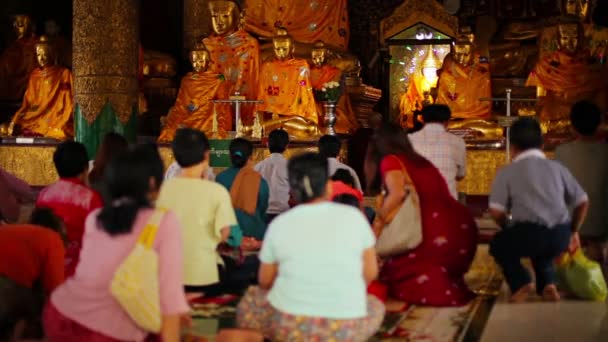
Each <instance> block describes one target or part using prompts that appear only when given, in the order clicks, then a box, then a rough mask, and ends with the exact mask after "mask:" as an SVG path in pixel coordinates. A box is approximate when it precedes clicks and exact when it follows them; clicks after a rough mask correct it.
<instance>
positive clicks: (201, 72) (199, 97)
mask: <svg viewBox="0 0 608 342" xmlns="http://www.w3.org/2000/svg"><path fill="white" fill-rule="evenodd" d="M190 62H191V63H192V72H189V73H188V74H186V76H184V78H182V83H181V85H180V87H179V92H178V94H177V99H176V100H175V104H174V105H173V107H171V109H170V110H169V114H168V115H167V118H166V119H165V120H164V125H163V129H162V131H161V133H160V136H159V138H158V141H159V142H170V141H172V140H173V137H174V136H175V131H177V129H178V128H183V127H188V128H194V129H197V130H200V131H203V132H205V133H206V134H207V135H209V136H217V137H220V138H223V137H225V136H226V131H229V130H230V129H231V127H230V126H229V123H231V120H230V117H231V114H230V112H219V111H218V112H215V111H214V108H213V107H214V105H213V103H212V102H211V100H213V99H215V98H217V97H221V96H224V97H225V96H226V94H222V93H221V92H222V91H225V90H226V88H225V87H222V84H223V83H224V78H223V77H222V75H221V74H218V73H217V72H213V71H209V70H208V67H209V65H210V63H211V55H210V54H209V51H207V50H206V49H205V48H204V46H202V44H201V45H200V46H197V47H196V48H195V49H194V50H192V51H191V52H190ZM214 121H215V122H214Z"/></svg>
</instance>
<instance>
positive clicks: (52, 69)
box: [9, 36, 74, 140]
mask: <svg viewBox="0 0 608 342" xmlns="http://www.w3.org/2000/svg"><path fill="white" fill-rule="evenodd" d="M35 52H36V58H37V61H38V65H39V67H38V68H36V69H34V71H32V73H31V74H30V78H29V82H28V85H27V90H26V91H25V96H24V97H23V103H22V105H21V108H19V110H18V111H17V112H16V113H15V115H14V116H13V120H12V121H11V123H10V126H9V133H13V132H14V131H18V132H19V133H20V134H24V135H34V136H43V137H48V138H54V139H59V140H65V139H67V138H70V137H72V136H73V135H74V124H73V120H72V113H73V110H74V102H73V100H74V94H73V91H72V73H71V72H70V70H68V69H66V68H65V67H62V66H59V65H56V64H55V58H56V57H55V55H54V53H53V50H52V48H51V45H50V43H49V42H48V40H47V39H46V37H45V36H42V37H40V41H39V42H38V43H37V44H36V46H35Z"/></svg>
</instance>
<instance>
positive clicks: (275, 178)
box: [254, 129, 289, 222]
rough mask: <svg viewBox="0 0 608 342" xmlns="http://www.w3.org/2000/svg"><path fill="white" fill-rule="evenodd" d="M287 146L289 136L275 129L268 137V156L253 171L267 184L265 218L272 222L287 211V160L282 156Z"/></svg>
mask: <svg viewBox="0 0 608 342" xmlns="http://www.w3.org/2000/svg"><path fill="white" fill-rule="evenodd" d="M287 145H289V134H287V132H286V131H284V130H282V129H275V130H274V131H272V132H270V134H269V135H268V150H269V151H270V156H269V157H268V158H266V159H264V160H262V161H261V162H259V163H258V164H257V165H256V166H255V167H254V169H255V170H256V171H257V172H259V173H260V174H261V175H262V177H263V178H264V179H265V180H266V182H267V183H268V187H269V188H270V198H269V200H268V210H267V211H266V218H267V220H268V222H270V221H272V220H273V219H274V218H275V217H277V216H278V215H280V214H281V213H283V212H285V211H287V210H289V180H288V178H287V159H285V157H284V156H283V153H284V152H285V150H287Z"/></svg>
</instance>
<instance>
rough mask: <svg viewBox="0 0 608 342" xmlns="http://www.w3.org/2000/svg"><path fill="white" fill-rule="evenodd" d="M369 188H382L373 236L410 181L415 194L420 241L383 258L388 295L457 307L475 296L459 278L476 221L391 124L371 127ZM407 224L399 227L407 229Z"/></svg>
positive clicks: (468, 259) (473, 238)
mask: <svg viewBox="0 0 608 342" xmlns="http://www.w3.org/2000/svg"><path fill="white" fill-rule="evenodd" d="M366 164H367V166H366V171H367V174H366V179H368V181H369V182H370V184H369V187H370V189H371V190H374V191H379V190H380V189H381V188H382V189H384V191H385V192H386V196H385V197H384V201H383V205H382V206H381V207H380V208H378V209H377V210H376V218H375V220H374V230H375V231H376V232H377V234H378V236H380V235H381V234H382V229H384V227H385V225H386V224H387V223H389V222H390V221H389V219H388V218H389V217H390V215H391V213H393V212H395V210H397V209H398V208H399V207H400V205H401V203H403V200H404V198H405V196H407V195H408V193H407V192H406V189H405V186H406V185H407V184H411V185H413V186H414V188H415V190H416V192H417V194H418V199H419V204H418V206H419V209H420V217H421V225H422V237H423V240H422V242H421V243H420V244H419V245H418V246H417V247H415V248H413V249H411V250H408V251H406V252H403V253H401V254H397V255H391V256H390V257H389V258H387V259H386V260H385V262H384V264H383V266H382V268H381V270H380V278H379V279H380V282H382V283H383V284H384V285H386V286H387V287H388V293H389V295H390V296H391V297H392V298H397V299H399V300H403V301H406V302H408V303H410V304H416V305H430V306H460V305H464V304H466V303H468V302H469V301H470V300H471V299H472V298H473V297H474V296H473V294H472V293H471V291H469V289H468V288H467V286H466V284H465V282H464V274H465V273H466V272H467V271H468V270H469V267H470V266H471V263H472V261H473V257H474V256H475V251H476V248H477V226H476V224H475V221H474V219H473V216H472V215H471V213H469V211H468V209H467V208H466V207H465V206H463V205H462V204H460V203H459V202H458V201H456V200H455V199H454V197H452V196H451V194H450V191H449V190H448V187H447V185H446V182H445V181H443V177H442V176H441V173H439V170H438V169H437V168H436V167H435V166H433V164H431V162H430V161H428V160H426V159H425V158H424V157H422V156H421V155H419V154H418V153H417V152H416V151H414V148H413V147H412V145H411V143H410V141H409V139H408V136H407V134H406V133H405V132H404V131H403V130H402V129H401V127H399V126H397V125H395V124H384V125H383V126H382V127H381V128H379V129H378V130H377V131H376V134H375V137H374V139H373V140H372V143H371V144H370V147H369V149H368V154H367V157H366ZM408 228H409V227H403V229H408Z"/></svg>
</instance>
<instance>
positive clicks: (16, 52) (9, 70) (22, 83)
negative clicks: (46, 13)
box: [0, 14, 38, 101]
mask: <svg viewBox="0 0 608 342" xmlns="http://www.w3.org/2000/svg"><path fill="white" fill-rule="evenodd" d="M13 29H14V30H15V35H16V37H17V40H16V41H14V42H13V43H12V44H10V45H9V46H8V47H7V48H6V49H5V50H4V51H3V52H2V54H1V55H0V100H2V101H21V99H22V97H23V94H24V93H25V88H26V87H27V83H28V78H29V75H30V73H31V72H32V70H34V69H35V68H36V67H37V66H38V63H37V61H36V54H35V52H36V51H35V45H36V43H37V41H38V38H37V37H36V36H35V34H34V32H33V22H32V19H31V18H30V16H29V15H25V14H19V15H16V16H15V17H14V18H13Z"/></svg>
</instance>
